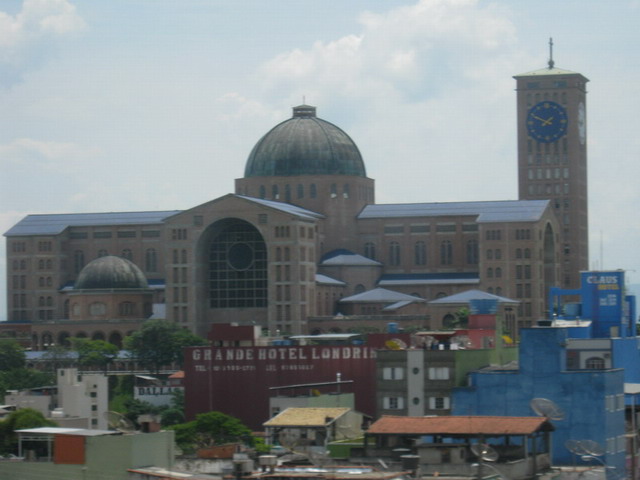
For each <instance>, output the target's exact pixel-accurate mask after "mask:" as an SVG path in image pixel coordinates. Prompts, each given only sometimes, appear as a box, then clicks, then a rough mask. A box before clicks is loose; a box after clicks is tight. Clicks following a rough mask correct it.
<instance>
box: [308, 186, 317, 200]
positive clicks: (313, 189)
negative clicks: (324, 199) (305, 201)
mask: <svg viewBox="0 0 640 480" xmlns="http://www.w3.org/2000/svg"><path fill="white" fill-rule="evenodd" d="M309 196H310V197H311V198H316V197H317V196H318V191H317V190H316V184H315V183H312V184H311V188H310V191H309Z"/></svg>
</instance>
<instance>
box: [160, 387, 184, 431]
mask: <svg viewBox="0 0 640 480" xmlns="http://www.w3.org/2000/svg"><path fill="white" fill-rule="evenodd" d="M160 415H161V418H162V420H161V423H162V426H163V427H168V426H171V425H177V424H179V423H183V422H184V390H175V391H174V392H173V394H172V398H171V404H170V406H169V407H168V408H165V409H164V410H162V412H161V414H160Z"/></svg>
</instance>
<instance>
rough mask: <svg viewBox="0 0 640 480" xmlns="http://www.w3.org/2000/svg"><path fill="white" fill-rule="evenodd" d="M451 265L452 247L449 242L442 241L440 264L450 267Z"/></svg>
mask: <svg viewBox="0 0 640 480" xmlns="http://www.w3.org/2000/svg"><path fill="white" fill-rule="evenodd" d="M452 263H453V245H452V244H451V240H443V241H442V243H440V264H441V265H451V264H452Z"/></svg>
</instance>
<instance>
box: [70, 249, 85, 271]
mask: <svg viewBox="0 0 640 480" xmlns="http://www.w3.org/2000/svg"><path fill="white" fill-rule="evenodd" d="M82 267H84V252H83V251H82V250H76V251H75V252H73V269H74V271H75V272H76V273H80V270H82Z"/></svg>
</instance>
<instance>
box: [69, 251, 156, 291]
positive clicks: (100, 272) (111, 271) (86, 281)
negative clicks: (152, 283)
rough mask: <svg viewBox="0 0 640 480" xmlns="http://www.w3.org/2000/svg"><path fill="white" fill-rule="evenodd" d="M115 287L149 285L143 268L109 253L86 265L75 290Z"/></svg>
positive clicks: (146, 286)
mask: <svg viewBox="0 0 640 480" xmlns="http://www.w3.org/2000/svg"><path fill="white" fill-rule="evenodd" d="M114 288H127V289H129V288H149V285H148V284H147V279H146V277H145V276H144V273H142V270H140V269H139V268H138V267H137V266H136V265H135V264H134V263H132V262H130V261H129V260H127V259H125V258H121V257H115V256H113V255H107V256H105V257H100V258H96V259H95V260H93V261H91V262H89V263H88V264H87V265H85V267H84V268H83V269H82V271H81V272H80V274H79V275H78V279H77V280H76V283H75V286H74V289H75V290H86V289H114Z"/></svg>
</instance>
